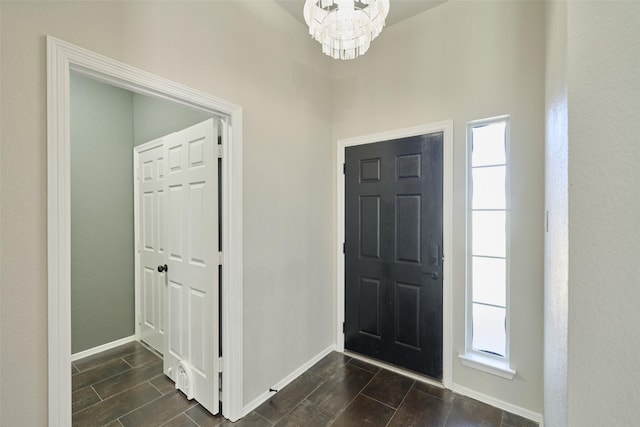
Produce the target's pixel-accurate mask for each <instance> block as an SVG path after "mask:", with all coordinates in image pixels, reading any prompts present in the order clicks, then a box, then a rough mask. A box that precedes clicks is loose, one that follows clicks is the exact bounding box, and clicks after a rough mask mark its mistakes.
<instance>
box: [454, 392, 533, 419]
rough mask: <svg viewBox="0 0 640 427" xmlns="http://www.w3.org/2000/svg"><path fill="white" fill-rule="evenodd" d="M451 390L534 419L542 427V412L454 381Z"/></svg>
mask: <svg viewBox="0 0 640 427" xmlns="http://www.w3.org/2000/svg"><path fill="white" fill-rule="evenodd" d="M452 390H453V391H454V392H456V393H458V394H462V395H465V396H467V397H471V398H473V399H476V400H479V401H480V402H483V403H486V404H488V405H491V406H495V407H496V408H500V409H502V410H503V411H507V412H511V413H512V414H516V415H519V416H521V417H524V418H527V419H529V420H531V421H535V422H536V423H538V426H539V427H544V417H543V416H542V414H539V413H537V412H533V411H530V410H528V409H525V408H522V407H520V406H517V405H514V404H512V403H509V402H505V401H503V400H500V399H496V398H495V397H492V396H489V395H486V394H483V393H480V392H477V391H475V390H472V389H470V388H467V387H464V386H461V385H459V384H455V383H454V384H453V387H452Z"/></svg>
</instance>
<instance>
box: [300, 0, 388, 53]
mask: <svg viewBox="0 0 640 427" xmlns="http://www.w3.org/2000/svg"><path fill="white" fill-rule="evenodd" d="M388 13H389V0H305V2H304V20H305V21H306V22H307V25H308V26H309V34H311V36H312V37H313V38H314V39H316V40H317V41H319V42H320V44H321V45H322V52H323V53H324V54H326V55H329V56H330V57H332V58H334V59H355V58H357V57H358V56H360V55H364V53H365V52H366V51H367V50H368V49H369V44H370V43H371V41H372V40H373V39H375V38H376V37H378V34H380V32H381V31H382V27H384V20H385V19H386V17H387V14H388Z"/></svg>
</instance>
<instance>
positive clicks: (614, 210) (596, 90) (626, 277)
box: [567, 1, 640, 426]
mask: <svg viewBox="0 0 640 427" xmlns="http://www.w3.org/2000/svg"><path fill="white" fill-rule="evenodd" d="M639 23H640V3H639V2H635V1H631V2H607V1H596V2H568V6H567V45H568V53H567V58H568V59H567V79H568V88H569V91H568V111H569V114H568V119H569V122H568V129H569V248H570V252H569V317H568V330H569V340H568V341H569V344H568V397H567V408H568V409H567V419H568V425H569V426H586V425H589V426H595V425H616V426H631V425H637V424H638V420H639V419H640V407H639V405H638V402H640V370H639V369H638V355H639V354H640V334H639V333H638V324H640V309H639V308H638V306H639V303H640V279H639V278H640V262H638V260H639V259H640V244H639V242H640V192H639V191H638V184H639V183H640V168H639V167H638V165H639V164H640V120H639V118H640V54H639V53H640V25H639Z"/></svg>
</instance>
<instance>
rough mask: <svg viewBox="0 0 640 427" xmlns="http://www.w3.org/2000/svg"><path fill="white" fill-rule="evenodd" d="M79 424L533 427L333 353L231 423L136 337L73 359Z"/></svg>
mask: <svg viewBox="0 0 640 427" xmlns="http://www.w3.org/2000/svg"><path fill="white" fill-rule="evenodd" d="M71 369H72V391H73V397H72V402H73V425H74V426H105V425H106V426H109V427H119V426H135V427H142V426H150V427H157V426H172V427H175V426H192V427H193V426H231V425H233V426H239V427H244V426H255V427H262V426H264V427H269V426H303V425H304V426H305V427H316V426H318V427H320V426H398V427H400V426H402V427H407V426H429V427H430V426H440V427H462V426H467V427H470V426H483V427H490V426H495V427H534V426H536V425H537V424H536V423H534V422H531V421H529V420H526V419H524V418H521V417H519V416H517V415H514V414H510V413H508V412H505V411H502V410H500V409H498V408H494V407H492V406H489V405H485V404H483V403H481V402H478V401H476V400H473V399H470V398H467V397H464V396H461V395H459V394H456V393H452V392H450V391H448V390H443V389H439V388H437V387H433V386H430V385H427V384H424V383H421V382H418V381H415V380H413V379H410V378H407V377H403V376H401V375H398V374H395V373H393V372H390V371H387V370H384V369H380V368H378V367H376V366H373V365H370V364H368V363H364V362H362V361H360V360H357V359H354V358H351V357H348V356H346V355H343V354H341V353H335V352H334V353H331V354H329V355H328V356H326V357H325V358H324V359H322V360H321V361H320V362H318V363H317V364H316V365H314V366H313V367H312V368H311V369H309V370H308V371H307V372H305V373H304V374H302V375H301V376H300V377H298V378H297V379H296V380H294V381H293V382H292V383H291V384H289V385H288V386H287V387H285V388H284V389H282V390H280V391H279V392H278V393H277V394H275V395H274V396H273V397H272V398H271V399H269V400H268V401H266V402H265V403H263V404H262V405H261V406H260V407H258V408H257V409H256V410H255V411H253V412H252V413H250V414H249V415H248V416H247V417H245V418H243V419H242V420H240V421H238V422H236V423H230V422H229V421H227V420H225V419H224V418H222V417H221V416H212V415H211V414H209V413H208V412H207V411H206V410H205V409H204V408H202V406H200V405H199V404H198V403H197V402H196V401H189V400H187V399H186V398H185V397H184V395H183V394H182V393H181V392H179V391H177V390H175V388H174V387H173V383H172V382H171V381H170V380H169V379H168V378H167V377H165V376H164V374H163V373H162V360H161V359H160V358H159V357H158V356H157V355H156V354H155V353H153V352H151V351H149V350H148V349H147V348H145V347H144V346H143V345H141V344H140V343H137V342H132V343H129V344H125V345H122V346H119V347H117V348H114V349H111V350H107V351H105V352H102V353H99V354H96V355H93V356H89V357H86V358H84V359H80V360H77V361H75V362H73V363H72V367H71Z"/></svg>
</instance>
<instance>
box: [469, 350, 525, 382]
mask: <svg viewBox="0 0 640 427" xmlns="http://www.w3.org/2000/svg"><path fill="white" fill-rule="evenodd" d="M458 358H459V359H460V362H461V363H462V364H463V365H464V366H467V367H469V368H474V369H477V370H479V371H482V372H487V373H489V374H493V375H497V376H499V377H502V378H506V379H508V380H512V379H513V377H515V376H516V371H515V370H514V369H511V367H510V366H509V363H508V362H507V361H503V360H496V359H494V358H489V357H482V356H481V355H479V354H477V353H467V354H459V355H458Z"/></svg>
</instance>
